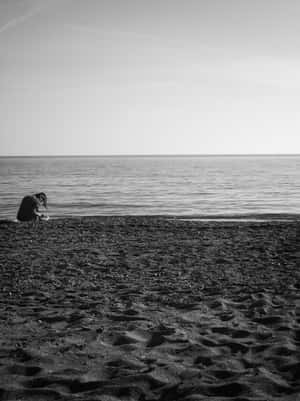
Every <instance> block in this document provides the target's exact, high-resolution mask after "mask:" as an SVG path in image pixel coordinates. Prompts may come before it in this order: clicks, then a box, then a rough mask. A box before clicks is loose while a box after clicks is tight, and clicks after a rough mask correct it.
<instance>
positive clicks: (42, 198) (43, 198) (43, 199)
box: [34, 192, 47, 208]
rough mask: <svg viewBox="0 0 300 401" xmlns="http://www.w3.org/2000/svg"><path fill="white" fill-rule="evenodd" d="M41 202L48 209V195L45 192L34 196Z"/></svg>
mask: <svg viewBox="0 0 300 401" xmlns="http://www.w3.org/2000/svg"><path fill="white" fill-rule="evenodd" d="M34 196H35V197H36V198H37V199H38V200H39V202H40V203H41V204H42V205H43V206H45V208H47V195H46V194H45V193H44V192H39V193H38V194H35V195H34Z"/></svg>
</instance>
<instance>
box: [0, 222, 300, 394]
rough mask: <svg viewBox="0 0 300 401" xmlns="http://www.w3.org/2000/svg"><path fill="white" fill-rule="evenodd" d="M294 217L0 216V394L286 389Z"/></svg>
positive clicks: (293, 342)
mask: <svg viewBox="0 0 300 401" xmlns="http://www.w3.org/2000/svg"><path fill="white" fill-rule="evenodd" d="M299 265H300V222H297V220H296V219H295V220H293V219H291V220H290V221H265V222H255V221H254V222H251V221H240V222H238V221H231V222H230V221H219V222H218V221H192V220H191V221H186V220H180V219H170V218H157V217H99V218H88V217H87V218H82V219H75V218H74V219H64V220H50V221H48V222H43V223H40V224H39V225H37V226H33V225H32V224H30V223H23V224H16V223H10V222H0V274H1V293H0V371H1V372H0V373H1V374H0V399H1V400H26V401H27V400H28V401H29V400H30V401H31V400H85V401H92V400H103V401H117V400H128V401H129V400H130V401H131V400H140V401H142V400H143V401H151V400H161V401H173V400H184V401H197V400H214V401H222V400H235V401H247V400H255V401H262V400H266V401H272V400H287V401H292V400H299V399H300V396H299V394H300V269H299Z"/></svg>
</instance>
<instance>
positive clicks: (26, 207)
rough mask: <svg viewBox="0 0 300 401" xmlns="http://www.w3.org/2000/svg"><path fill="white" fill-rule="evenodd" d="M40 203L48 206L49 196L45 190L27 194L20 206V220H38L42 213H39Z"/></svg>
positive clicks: (18, 217) (18, 215)
mask: <svg viewBox="0 0 300 401" xmlns="http://www.w3.org/2000/svg"><path fill="white" fill-rule="evenodd" d="M40 205H43V206H44V207H47V197H46V195H45V194H44V193H43V192H41V193H39V194H35V195H28V196H25V197H24V198H23V199H22V202H21V205H20V207H19V211H18V214H17V219H18V220H19V221H32V220H37V219H38V218H39V217H41V213H39V206H40Z"/></svg>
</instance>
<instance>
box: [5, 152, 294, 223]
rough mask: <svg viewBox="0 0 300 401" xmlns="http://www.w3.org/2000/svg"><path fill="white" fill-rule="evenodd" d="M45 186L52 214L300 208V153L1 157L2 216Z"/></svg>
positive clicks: (8, 215) (10, 214) (205, 212)
mask: <svg viewBox="0 0 300 401" xmlns="http://www.w3.org/2000/svg"><path fill="white" fill-rule="evenodd" d="M40 191H44V192H46V193H47V195H48V202H49V214H50V216H51V217H65V216H84V215H125V214H132V215H138V214H142V215H145V214H149V215H150V214H176V215H209V214H222V215H223V214H249V213H251V214H252V213H255V214H260V213H300V156H289V157H286V156H268V157H264V156H259V157H257V156H235V157H229V156H227V157H224V156H208V157H201V156H195V157H194V156H188V157H182V156H181V157H173V156H172V157H171V156H169V157H125V156H124V157H30V158H24V157H9V158H6V157H0V218H15V216H16V212H17V209H18V206H19V203H20V201H21V199H22V197H23V196H24V195H25V194H31V193H36V192H40Z"/></svg>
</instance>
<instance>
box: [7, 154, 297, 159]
mask: <svg viewBox="0 0 300 401" xmlns="http://www.w3.org/2000/svg"><path fill="white" fill-rule="evenodd" d="M247 156H248V157H249V156H257V157H272V156H300V153H145V154H143V153H112V154H53V155H43V154H35V155H22V154H16V155H0V157H1V158H17V157H19V158H21V157H24V158H34V157H44V158H47V157H48V158H51V157H53V158H54V157H247Z"/></svg>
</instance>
